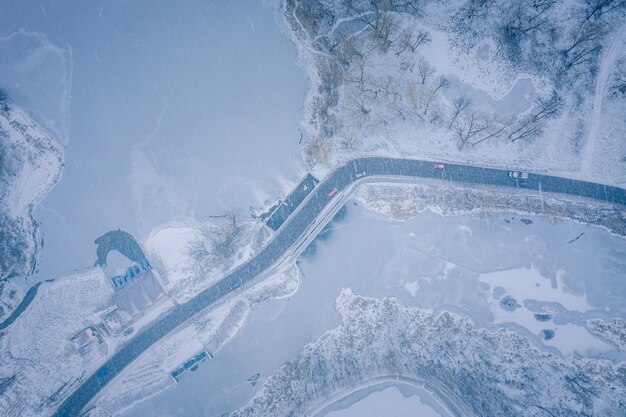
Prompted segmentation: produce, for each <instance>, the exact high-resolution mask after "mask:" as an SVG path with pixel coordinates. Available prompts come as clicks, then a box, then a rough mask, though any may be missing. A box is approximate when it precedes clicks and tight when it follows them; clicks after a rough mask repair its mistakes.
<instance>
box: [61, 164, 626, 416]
mask: <svg viewBox="0 0 626 417" xmlns="http://www.w3.org/2000/svg"><path fill="white" fill-rule="evenodd" d="M438 165H439V164H438V163H435V162H431V161H421V160H407V159H393V158H374V157H373V158H361V159H355V160H353V161H350V162H348V163H346V164H345V165H343V166H341V167H339V168H338V169H337V170H335V171H334V172H333V173H332V174H330V175H329V176H328V177H327V178H326V179H325V180H324V181H322V182H320V183H319V184H318V185H317V187H316V188H315V189H314V190H313V192H311V194H310V195H309V196H308V198H307V199H305V200H304V201H303V202H302V203H301V205H300V207H299V208H298V209H297V210H296V211H295V212H294V213H293V214H292V215H291V217H290V218H288V219H287V221H286V222H285V223H284V224H283V225H282V226H281V228H280V229H279V230H278V231H277V233H276V234H275V235H274V237H273V239H272V240H270V242H269V243H268V244H267V245H266V246H265V247H264V248H263V249H262V250H261V251H260V252H259V253H257V254H256V256H254V257H253V258H252V259H250V260H249V261H248V262H246V263H245V264H242V265H241V266H239V267H238V268H237V269H235V270H234V271H233V272H231V273H230V274H228V275H227V276H225V277H224V278H223V279H222V280H220V281H218V282H217V283H215V284H214V285H213V286H211V287H209V288H207V289H206V290H204V291H202V292H201V293H199V294H198V295H197V296H196V297H194V298H193V299H191V300H189V301H188V302H187V303H185V304H181V305H178V306H177V307H175V308H174V309H173V310H171V311H169V312H168V313H167V314H166V315H164V316H163V317H161V318H159V319H158V320H157V321H156V322H154V323H153V324H152V325H150V326H149V327H147V328H145V329H143V330H142V331H140V332H139V333H138V334H137V335H136V336H135V337H134V338H133V339H132V340H130V341H129V342H128V343H126V344H125V345H124V346H122V347H121V348H120V349H119V350H118V351H117V352H116V353H115V354H114V355H113V356H111V358H110V359H109V360H108V361H107V362H106V363H105V364H104V365H102V367H100V368H99V369H98V370H97V371H96V372H95V373H94V374H93V375H91V376H90V377H89V378H87V379H86V380H85V382H84V383H83V384H82V385H81V386H79V387H78V388H77V389H76V390H75V391H74V392H73V393H72V394H70V395H69V396H68V397H67V398H66V399H65V401H64V402H63V403H62V404H61V405H60V406H59V408H58V409H57V411H56V412H55V414H54V416H55V417H69V416H79V415H80V413H81V411H82V410H83V409H84V408H85V406H87V404H88V403H89V402H90V401H91V400H92V399H93V398H94V397H95V396H96V395H97V394H98V393H99V392H100V390H102V389H103V388H104V387H105V386H106V385H107V384H108V383H109V382H110V381H111V380H112V379H113V378H114V377H116V376H117V375H118V374H119V373H120V372H122V370H123V369H124V368H126V367H127V366H128V365H129V364H130V363H131V362H133V361H134V360H135V359H136V358H137V357H138V356H139V355H141V354H142V353H143V352H144V351H145V350H146V349H148V348H149V347H150V346H152V345H153V344H155V343H156V342H158V341H159V340H160V339H161V338H163V337H164V336H166V335H167V334H169V333H170V332H171V331H172V330H174V329H176V328H177V327H178V326H180V325H181V324H183V323H184V322H185V321H187V320H188V319H189V318H191V317H193V316H194V315H195V314H197V313H199V312H200V311H202V310H204V309H206V308H207V307H209V306H211V305H212V304H214V303H216V302H217V301H219V300H220V299H222V298H224V297H225V296H227V295H228V294H230V293H232V292H233V291H235V290H237V289H239V288H240V287H242V286H244V285H246V284H249V283H250V282H251V281H253V280H254V279H255V278H257V277H258V276H259V275H260V274H261V273H262V272H264V271H267V270H268V269H269V268H270V267H271V266H272V265H274V264H275V263H276V262H278V261H279V260H280V259H281V257H282V256H283V255H284V254H285V253H286V252H287V251H288V250H289V249H290V248H291V247H292V246H293V245H294V244H295V243H296V242H297V241H298V239H299V238H300V237H301V236H302V235H303V234H304V233H305V232H306V230H307V228H308V227H309V226H311V225H313V224H314V223H315V219H316V218H317V216H318V215H319V214H320V213H321V212H322V211H323V210H324V208H325V207H326V205H327V204H328V203H329V202H331V201H332V200H333V198H336V196H334V192H333V189H334V188H336V189H337V191H336V192H341V191H342V190H344V189H346V188H347V187H349V186H350V185H351V184H352V183H353V182H354V181H355V180H357V179H358V178H362V177H363V176H376V177H405V178H435V179H440V180H447V181H452V182H455V183H466V184H475V185H480V184H483V185H493V186H500V187H510V188H523V189H528V190H536V191H539V192H545V193H559V194H565V195H569V196H575V197H585V198H590V199H593V200H597V201H602V202H608V203H614V204H619V205H622V206H626V190H624V189H621V188H617V187H612V186H608V185H603V184H596V183H590V182H585V181H578V180H572V179H568V178H560V177H553V176H548V175H539V174H528V178H527V179H524V180H522V179H517V178H513V177H511V176H509V171H507V170H501V169H492V168H481V167H475V166H467V165H457V164H445V165H444V166H443V168H441V167H440V166H438ZM329 193H330V194H333V196H332V197H331V196H329Z"/></svg>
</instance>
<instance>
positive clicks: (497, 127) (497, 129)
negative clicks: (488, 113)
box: [472, 119, 513, 146]
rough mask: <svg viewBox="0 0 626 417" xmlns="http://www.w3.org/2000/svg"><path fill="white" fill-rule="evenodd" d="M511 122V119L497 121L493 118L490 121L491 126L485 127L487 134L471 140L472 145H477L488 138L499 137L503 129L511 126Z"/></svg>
mask: <svg viewBox="0 0 626 417" xmlns="http://www.w3.org/2000/svg"><path fill="white" fill-rule="evenodd" d="M512 124H513V120H512V119H509V120H506V121H504V122H498V121H495V120H494V121H492V123H491V126H490V127H489V129H487V132H488V133H487V135H486V136H484V137H482V138H481V139H478V140H476V141H474V142H472V146H476V145H479V144H481V143H483V142H485V141H488V140H489V139H497V138H499V137H501V135H502V134H503V133H504V131H505V130H506V129H508V128H509V127H511V125H512Z"/></svg>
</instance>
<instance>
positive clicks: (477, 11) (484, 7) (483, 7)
mask: <svg viewBox="0 0 626 417" xmlns="http://www.w3.org/2000/svg"><path fill="white" fill-rule="evenodd" d="M490 5H491V1H490V0H469V1H468V2H467V3H465V6H463V7H462V8H461V12H462V14H463V16H464V17H465V18H466V19H467V20H469V21H470V23H471V22H472V21H473V20H474V19H475V18H482V17H485V16H486V15H487V11H488V9H489V6H490Z"/></svg>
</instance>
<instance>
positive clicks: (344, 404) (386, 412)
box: [316, 383, 450, 417]
mask: <svg viewBox="0 0 626 417" xmlns="http://www.w3.org/2000/svg"><path fill="white" fill-rule="evenodd" d="M327 410H328V412H327V413H326V414H318V415H317V416H316V417H380V416H385V417H448V416H449V415H450V414H449V413H447V412H446V411H445V410H444V409H442V407H441V406H440V405H439V404H437V403H436V401H435V399H434V398H433V397H432V396H431V395H430V394H429V393H428V392H427V391H425V390H423V389H420V388H417V387H413V386H408V385H403V384H393V383H391V384H384V385H379V386H374V387H371V388H367V389H364V390H361V391H357V392H355V393H354V394H352V395H350V396H348V397H347V398H344V399H342V400H340V401H338V402H336V403H335V404H333V405H331V406H329V407H327Z"/></svg>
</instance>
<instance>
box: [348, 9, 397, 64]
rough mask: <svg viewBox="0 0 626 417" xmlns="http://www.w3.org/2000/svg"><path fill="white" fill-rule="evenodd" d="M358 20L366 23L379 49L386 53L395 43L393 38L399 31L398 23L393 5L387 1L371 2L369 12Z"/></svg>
mask: <svg viewBox="0 0 626 417" xmlns="http://www.w3.org/2000/svg"><path fill="white" fill-rule="evenodd" d="M356 20H358V21H360V22H363V23H365V25H366V29H367V30H368V31H369V32H370V34H371V37H372V39H373V40H374V41H375V42H376V45H377V46H378V48H379V49H380V50H381V51H383V52H386V51H387V50H388V49H389V47H390V46H391V44H392V43H393V40H392V37H393V34H394V33H395V31H396V30H397V27H398V25H397V22H396V19H395V18H394V16H393V14H392V13H391V3H390V2H389V1H385V0H378V1H377V0H370V8H369V10H368V11H366V12H364V13H362V14H360V15H359V16H358V17H357V18H356Z"/></svg>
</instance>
